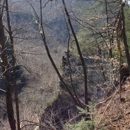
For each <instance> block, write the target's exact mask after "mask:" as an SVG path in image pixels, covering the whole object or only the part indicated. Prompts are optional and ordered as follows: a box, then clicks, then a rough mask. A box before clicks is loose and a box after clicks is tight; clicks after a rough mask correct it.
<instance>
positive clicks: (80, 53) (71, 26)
mask: <svg viewBox="0 0 130 130" xmlns="http://www.w3.org/2000/svg"><path fill="white" fill-rule="evenodd" d="M62 3H63V6H64V10H65V13H66V16H67V19H68V24H69V26H70V29H71V31H72V34H73V36H74V39H75V43H76V46H77V50H78V53H79V56H80V60H81V62H82V67H83V71H84V89H85V104H86V105H88V86H87V72H86V66H85V62H84V59H83V56H82V52H81V50H80V46H79V42H78V39H77V36H76V34H75V31H74V28H73V25H72V23H71V20H70V15H69V13H68V10H67V8H66V4H65V1H64V0H62ZM87 110H88V111H89V107H88V106H87Z"/></svg>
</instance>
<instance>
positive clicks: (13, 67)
mask: <svg viewBox="0 0 130 130" xmlns="http://www.w3.org/2000/svg"><path fill="white" fill-rule="evenodd" d="M6 14H7V24H8V29H9V30H8V32H9V37H10V42H11V54H12V69H13V86H14V97H15V105H16V116H17V129H18V130H20V119H19V103H18V92H17V84H16V73H15V72H16V71H15V56H14V40H13V36H12V30H11V25H10V16H9V9H8V0H6Z"/></svg>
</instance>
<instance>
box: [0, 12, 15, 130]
mask: <svg viewBox="0 0 130 130" xmlns="http://www.w3.org/2000/svg"><path fill="white" fill-rule="evenodd" d="M0 45H1V48H2V50H1V52H2V55H1V59H2V73H3V77H4V80H5V83H6V106H7V115H8V120H9V124H10V127H11V130H16V126H15V119H14V110H13V103H12V96H11V84H10V76H9V64H8V59H7V52H6V49H7V48H6V43H5V38H4V27H3V23H2V13H1V14H0Z"/></svg>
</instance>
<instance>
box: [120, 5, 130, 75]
mask: <svg viewBox="0 0 130 130" xmlns="http://www.w3.org/2000/svg"><path fill="white" fill-rule="evenodd" d="M123 7H124V6H123V4H122V5H121V15H122V17H121V18H122V24H123V25H122V26H123V29H122V36H123V41H124V47H125V54H126V59H127V64H128V68H129V73H130V54H129V47H128V43H127V37H126V30H125V16H124V10H123Z"/></svg>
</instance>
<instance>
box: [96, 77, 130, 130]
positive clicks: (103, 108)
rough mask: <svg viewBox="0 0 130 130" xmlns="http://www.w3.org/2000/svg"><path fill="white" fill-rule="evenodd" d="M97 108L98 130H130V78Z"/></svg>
mask: <svg viewBox="0 0 130 130" xmlns="http://www.w3.org/2000/svg"><path fill="white" fill-rule="evenodd" d="M119 90H120V86H119V85H118V86H117V88H116V90H115V91H114V92H113V94H112V95H111V96H110V97H109V98H108V99H107V100H105V101H104V102H103V103H100V104H99V105H98V107H97V110H96V111H97V112H96V121H97V124H98V128H97V130H130V77H128V78H127V79H126V81H125V82H124V83H123V84H122V91H121V98H122V100H121V101H120V91H119Z"/></svg>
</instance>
